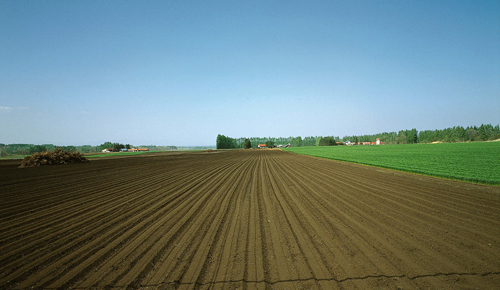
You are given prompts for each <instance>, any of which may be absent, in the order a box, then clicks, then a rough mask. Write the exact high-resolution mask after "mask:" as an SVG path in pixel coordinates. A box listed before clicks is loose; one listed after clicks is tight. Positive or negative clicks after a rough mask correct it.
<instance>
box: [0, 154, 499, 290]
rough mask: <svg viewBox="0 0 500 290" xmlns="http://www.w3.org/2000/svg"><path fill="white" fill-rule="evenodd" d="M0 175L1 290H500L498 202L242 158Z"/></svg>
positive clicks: (340, 166) (337, 166)
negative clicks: (88, 289)
mask: <svg viewBox="0 0 500 290" xmlns="http://www.w3.org/2000/svg"><path fill="white" fill-rule="evenodd" d="M18 163H19V162H18V161H2V162H0V288H1V289H26V288H31V287H34V288H46V289H69V288H73V289H75V288H76V289H87V288H94V289H103V288H105V289H125V288H141V287H142V288H145V289H373V288H376V289H377V288H382V289H470V288H471V289H476V288H479V289H498V287H500V286H499V285H500V187H498V186H484V185H474V184H468V183H463V182H456V181H449V180H445V179H437V178H430V177H425V176H420V175H415V174H407V173H402V172H398V171H392V170H385V169H380V168H375V167H368V166H361V165H355V164H349V163H343V162H336V161H332V160H324V159H319V158H313V157H307V156H301V155H296V154H292V153H287V152H283V151H280V150H267V149H266V150H246V151H245V150H237V151H215V152H195V153H176V154H146V155H140V156H133V157H126V158H114V159H103V160H92V161H91V162H89V163H86V164H71V165H58V166H47V167H39V168H18V166H19V164H18Z"/></svg>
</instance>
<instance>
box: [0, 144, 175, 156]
mask: <svg viewBox="0 0 500 290" xmlns="http://www.w3.org/2000/svg"><path fill="white" fill-rule="evenodd" d="M137 147H140V148H148V149H149V150H150V151H171V150H177V149H178V148H177V147H176V146H155V145H141V146H132V145H130V144H121V143H112V142H105V143H103V144H101V145H98V146H91V145H82V146H57V145H54V144H42V145H34V144H2V143H0V154H1V155H0V156H2V157H6V156H16V155H20V156H24V155H29V154H33V153H35V152H44V151H51V152H54V151H55V150H56V149H57V148H62V149H63V150H64V151H70V152H80V153H98V152H101V150H102V149H105V148H113V149H114V151H119V150H120V149H121V148H127V149H130V148H137Z"/></svg>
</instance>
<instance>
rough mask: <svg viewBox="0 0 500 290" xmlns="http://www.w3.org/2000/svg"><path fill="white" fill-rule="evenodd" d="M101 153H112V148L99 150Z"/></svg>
mask: <svg viewBox="0 0 500 290" xmlns="http://www.w3.org/2000/svg"><path fill="white" fill-rule="evenodd" d="M101 152H102V153H109V152H113V148H104V149H102V150H101Z"/></svg>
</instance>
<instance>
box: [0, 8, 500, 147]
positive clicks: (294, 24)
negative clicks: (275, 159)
mask: <svg viewBox="0 0 500 290" xmlns="http://www.w3.org/2000/svg"><path fill="white" fill-rule="evenodd" d="M0 27H1V29H0V143H33V144H43V143H52V144H56V145H84V144H90V145H99V144H101V143H104V142H105V141H111V142H120V143H130V144H133V145H147V144H155V145H178V146H190V145H200V146H201V145H213V144H215V139H216V136H217V134H223V135H226V136H230V137H269V136H272V137H288V136H302V137H305V136H331V135H334V136H340V137H342V136H345V135H364V134H376V133H380V132H390V131H399V130H405V129H412V128H417V130H429V129H443V128H447V127H453V126H456V125H461V126H464V127H465V126H469V125H481V124H489V123H491V124H493V125H496V124H499V123H500V1H457V0H454V1H43V0H41V1H6V0H0Z"/></svg>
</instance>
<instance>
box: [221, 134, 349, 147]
mask: <svg viewBox="0 0 500 290" xmlns="http://www.w3.org/2000/svg"><path fill="white" fill-rule="evenodd" d="M337 142H340V138H339V137H335V136H327V137H321V136H309V137H305V138H304V139H302V137H300V136H299V137H278V138H276V137H249V138H245V137H241V138H231V137H227V136H224V135H221V134H219V135H217V139H216V148H217V149H240V148H254V149H256V148H257V146H259V144H266V147H273V146H277V145H283V146H285V145H286V144H290V146H292V147H302V146H332V145H337ZM245 144H246V146H245Z"/></svg>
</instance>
